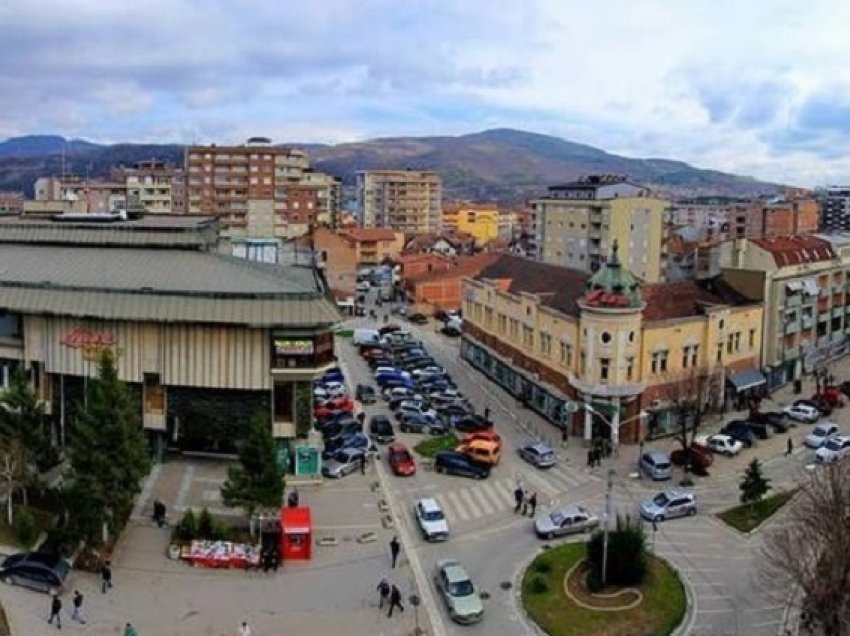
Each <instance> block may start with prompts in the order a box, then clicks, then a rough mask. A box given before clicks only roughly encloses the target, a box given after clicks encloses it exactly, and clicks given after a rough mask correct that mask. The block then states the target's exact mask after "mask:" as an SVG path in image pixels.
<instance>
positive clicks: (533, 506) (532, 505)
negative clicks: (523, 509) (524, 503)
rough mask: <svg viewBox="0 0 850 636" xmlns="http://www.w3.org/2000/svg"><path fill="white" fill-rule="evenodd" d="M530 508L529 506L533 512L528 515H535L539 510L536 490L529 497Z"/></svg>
mask: <svg viewBox="0 0 850 636" xmlns="http://www.w3.org/2000/svg"><path fill="white" fill-rule="evenodd" d="M528 508H529V512H530V513H531V514H529V515H528V516H529V517H534V513H535V512H536V511H537V493H536V492H535V493H532V494H531V497H529V499H528Z"/></svg>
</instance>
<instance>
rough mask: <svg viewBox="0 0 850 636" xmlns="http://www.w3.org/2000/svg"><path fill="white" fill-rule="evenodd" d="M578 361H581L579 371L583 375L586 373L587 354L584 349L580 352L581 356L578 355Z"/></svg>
mask: <svg viewBox="0 0 850 636" xmlns="http://www.w3.org/2000/svg"><path fill="white" fill-rule="evenodd" d="M579 361H580V363H581V367H580V369H579V373H581V374H582V375H584V374H585V373H587V354H586V353H585V352H584V351H582V352H581V357H580V359H579Z"/></svg>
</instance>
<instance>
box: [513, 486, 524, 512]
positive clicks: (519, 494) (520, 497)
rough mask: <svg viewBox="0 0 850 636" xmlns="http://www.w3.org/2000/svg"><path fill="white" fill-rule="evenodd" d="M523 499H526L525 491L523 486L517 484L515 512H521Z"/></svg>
mask: <svg viewBox="0 0 850 636" xmlns="http://www.w3.org/2000/svg"><path fill="white" fill-rule="evenodd" d="M523 499H525V492H524V491H523V489H522V487H521V486H517V489H516V490H514V501H515V502H516V506H514V514H517V513H519V510H520V508H522V501H523Z"/></svg>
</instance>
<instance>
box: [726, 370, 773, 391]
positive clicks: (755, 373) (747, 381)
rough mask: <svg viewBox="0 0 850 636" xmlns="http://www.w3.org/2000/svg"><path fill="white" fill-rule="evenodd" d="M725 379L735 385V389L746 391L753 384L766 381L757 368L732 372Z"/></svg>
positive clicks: (753, 385) (758, 384) (757, 384)
mask: <svg viewBox="0 0 850 636" xmlns="http://www.w3.org/2000/svg"><path fill="white" fill-rule="evenodd" d="M727 380H728V381H729V383H730V384H731V385H732V386H733V387H735V390H736V391H746V390H747V389H751V388H753V387H755V386H760V385H762V384H765V383H766V382H767V379H766V378H765V377H764V374H763V373H762V372H761V371H759V370H758V369H748V370H746V371H741V372H740V373H733V374H732V375H730V376H729V377H728V378H727Z"/></svg>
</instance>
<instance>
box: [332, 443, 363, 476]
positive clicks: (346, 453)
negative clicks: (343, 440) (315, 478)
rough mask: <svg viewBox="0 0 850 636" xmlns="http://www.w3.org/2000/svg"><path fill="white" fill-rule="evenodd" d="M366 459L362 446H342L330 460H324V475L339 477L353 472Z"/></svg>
mask: <svg viewBox="0 0 850 636" xmlns="http://www.w3.org/2000/svg"><path fill="white" fill-rule="evenodd" d="M364 460H365V451H364V450H363V449H360V448H342V449H340V450H338V451H337V452H335V453H334V454H333V457H331V458H330V460H328V461H325V462H322V475H324V476H325V477H329V478H331V479H339V478H340V477H345V476H346V475H348V474H350V473H353V472H354V471H355V470H357V469H358V468H359V467H360V462H361V461H364Z"/></svg>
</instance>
